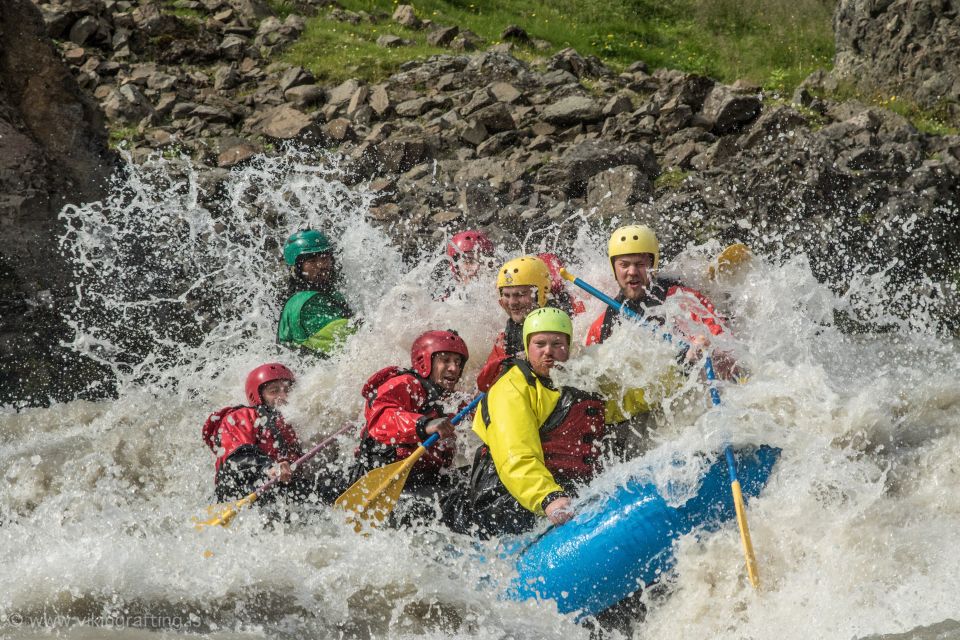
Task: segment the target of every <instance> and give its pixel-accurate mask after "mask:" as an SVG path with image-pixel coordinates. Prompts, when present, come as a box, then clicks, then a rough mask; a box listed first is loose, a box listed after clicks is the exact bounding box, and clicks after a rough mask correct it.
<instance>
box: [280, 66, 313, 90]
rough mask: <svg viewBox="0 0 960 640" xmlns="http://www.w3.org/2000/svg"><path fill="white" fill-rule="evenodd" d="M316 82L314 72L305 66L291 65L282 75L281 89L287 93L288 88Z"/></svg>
mask: <svg viewBox="0 0 960 640" xmlns="http://www.w3.org/2000/svg"><path fill="white" fill-rule="evenodd" d="M314 82H315V79H314V77H313V74H312V73H311V72H310V71H309V70H307V69H304V68H303V67H290V68H289V69H287V70H286V71H285V72H284V73H283V75H282V76H280V91H281V92H284V93H285V92H286V91H287V89H290V88H292V87H298V86H300V85H305V84H313V83H314Z"/></svg>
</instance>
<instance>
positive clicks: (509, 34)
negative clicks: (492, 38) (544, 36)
mask: <svg viewBox="0 0 960 640" xmlns="http://www.w3.org/2000/svg"><path fill="white" fill-rule="evenodd" d="M500 39H501V40H504V41H506V40H513V41H514V42H520V43H529V42H530V36H529V35H528V34H527V32H526V31H524V30H523V29H522V28H521V27H518V26H517V25H515V24H511V25H509V26H507V27H506V28H504V30H503V31H501V32H500Z"/></svg>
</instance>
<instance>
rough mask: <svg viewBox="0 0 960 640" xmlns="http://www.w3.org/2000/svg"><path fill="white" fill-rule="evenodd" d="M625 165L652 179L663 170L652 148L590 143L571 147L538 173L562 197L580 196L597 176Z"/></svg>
mask: <svg viewBox="0 0 960 640" xmlns="http://www.w3.org/2000/svg"><path fill="white" fill-rule="evenodd" d="M623 165H630V166H634V167H637V168H638V169H639V170H640V172H641V173H642V174H644V175H646V176H648V177H652V176H656V175H657V174H658V173H659V171H660V169H659V166H658V164H657V159H656V156H655V155H654V153H653V149H651V148H650V146H649V145H644V144H636V145H629V146H627V145H617V144H616V143H613V142H608V141H604V140H589V141H586V142H583V143H582V144H578V145H574V146H572V147H570V148H569V149H568V150H567V151H566V152H564V154H563V155H562V156H560V158H557V159H555V160H552V161H550V162H548V163H547V164H545V165H544V166H543V167H542V168H541V169H540V171H539V172H538V173H537V183H538V184H541V185H545V186H548V187H552V188H556V189H558V190H559V192H560V193H561V194H562V195H565V196H572V197H579V196H582V195H583V194H585V193H586V188H587V182H588V181H589V180H590V178H592V177H593V176H594V175H596V174H597V173H599V172H601V171H604V170H606V169H611V168H613V167H619V166H623Z"/></svg>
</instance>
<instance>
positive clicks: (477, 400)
mask: <svg viewBox="0 0 960 640" xmlns="http://www.w3.org/2000/svg"><path fill="white" fill-rule="evenodd" d="M485 395H486V394H485V393H481V394H480V395H478V396H477V397H476V398H474V399H473V400H471V401H470V404H468V405H467V406H465V407H464V408H463V409H461V410H460V413H458V414H457V415H455V416H453V417H452V418H450V424H453V425H456V424H459V423H461V422H463V419H464V418H466V417H467V416H468V415H470V413H471V412H472V411H473V410H474V409H476V408H477V405H478V404H480V401H481V400H483V396H485ZM439 439H440V434H439V433H434V434H432V435H431V436H430V437H429V438H427V439H426V440H424V441H423V443H422V444H421V445H420V446H421V447H423V448H424V449H429V448H430V447H432V446H433V445H434V444H436V442H437V440H439Z"/></svg>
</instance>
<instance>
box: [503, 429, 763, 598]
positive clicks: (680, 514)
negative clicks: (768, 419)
mask: <svg viewBox="0 0 960 640" xmlns="http://www.w3.org/2000/svg"><path fill="white" fill-rule="evenodd" d="M779 457H780V449H775V448H772V447H767V446H762V447H760V448H758V449H749V450H748V449H741V450H740V451H738V452H737V453H736V454H735V458H736V465H737V477H738V478H739V480H740V485H741V489H742V490H743V496H744V500H747V499H748V498H751V497H755V496H757V495H759V493H760V491H761V489H763V487H764V485H765V484H766V482H767V479H768V478H769V476H770V473H771V470H772V469H773V466H774V464H775V463H776V461H777V459H778V458H779ZM602 500H603V503H602V504H595V505H590V504H585V505H583V506H582V507H581V510H580V515H578V516H577V517H576V518H574V519H573V520H571V521H570V522H568V523H566V524H564V525H563V526H559V527H553V528H552V529H550V530H548V531H547V532H546V533H545V534H543V535H542V536H540V537H539V538H537V539H535V540H534V541H533V542H532V543H530V544H529V546H527V547H526V548H525V549H522V551H521V552H520V557H519V558H518V559H517V565H516V566H517V574H518V577H517V578H516V580H515V581H514V583H513V585H512V589H511V593H510V596H511V597H512V598H515V599H518V600H524V599H527V598H538V599H552V600H556V602H557V608H558V609H559V610H560V612H561V613H571V612H577V613H578V614H579V615H580V616H581V617H583V616H587V615H595V614H597V613H600V612H601V611H603V610H604V609H607V608H608V607H610V606H612V605H614V604H616V603H618V602H620V601H621V600H623V599H624V598H625V597H627V596H628V595H630V594H631V593H633V592H634V591H636V590H637V587H638V586H642V585H645V584H650V583H651V582H653V581H654V580H656V579H657V578H658V577H659V576H660V574H661V573H663V572H664V571H666V570H667V569H669V568H670V567H671V565H672V564H673V542H674V541H675V540H676V539H677V538H679V537H680V536H682V535H684V534H686V533H689V532H691V531H693V530H694V529H696V528H701V529H703V530H707V531H710V530H715V529H717V528H719V526H720V525H721V524H722V523H724V522H726V521H728V520H732V519H733V518H734V517H735V512H734V506H733V497H732V495H731V493H730V482H729V476H728V470H727V464H726V461H725V460H724V458H723V456H720V457H719V458H718V460H717V461H716V462H715V463H714V464H713V465H711V466H710V467H709V469H708V470H707V472H706V474H705V475H704V477H703V479H702V481H701V482H700V488H699V489H698V490H697V493H696V495H694V496H693V497H692V498H690V499H689V500H687V501H686V502H685V503H684V504H682V505H681V506H677V507H674V506H670V505H669V504H667V501H666V500H664V498H663V497H662V496H661V495H660V494H659V493H658V491H657V488H656V486H655V485H654V484H652V483H648V482H641V481H638V480H631V481H629V482H628V483H627V484H626V485H624V486H622V487H620V488H619V489H618V490H617V491H616V492H614V493H613V494H611V495H608V496H604V497H603V498H602Z"/></svg>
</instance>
